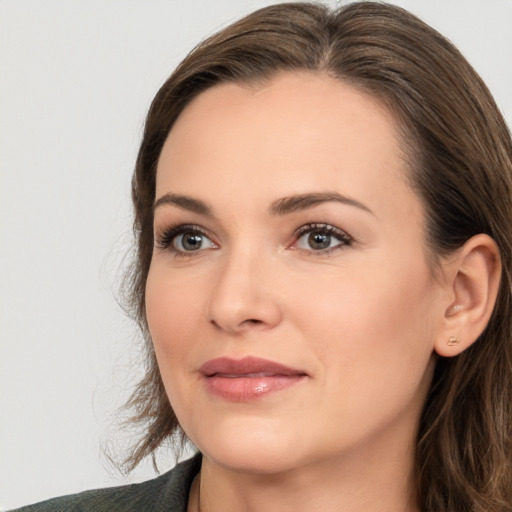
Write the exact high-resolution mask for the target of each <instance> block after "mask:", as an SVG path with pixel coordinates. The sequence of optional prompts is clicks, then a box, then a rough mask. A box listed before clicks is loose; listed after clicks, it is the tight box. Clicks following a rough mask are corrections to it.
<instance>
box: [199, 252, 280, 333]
mask: <svg viewBox="0 0 512 512" xmlns="http://www.w3.org/2000/svg"><path fill="white" fill-rule="evenodd" d="M217 270H220V271H219V273H218V277H217V279H216V280H215V284H214V289H213V291H212V294H211V297H210V301H209V305H208V315H209V321H210V322H211V323H212V324H213V325H214V326H215V327H216V328H217V329H220V330H222V331H225V332H227V333H231V334H239V333H244V332H247V331H257V330H266V329H270V328H272V327H275V326H276V325H278V324H279V323H280V322H281V320H282V311H281V307H280V304H279V300H278V296H279V290H278V285H277V282H276V280H275V272H276V269H275V265H274V266H273V265H272V262H266V263H263V262H262V261H261V258H259V257H257V256H256V257H254V253H253V257H251V256H250V255H249V254H247V253H245V254H239V255H238V256H236V255H234V254H232V255H231V257H229V258H227V259H226V261H225V262H224V264H223V267H222V268H221V269H217Z"/></svg>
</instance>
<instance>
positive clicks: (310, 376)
mask: <svg viewBox="0 0 512 512" xmlns="http://www.w3.org/2000/svg"><path fill="white" fill-rule="evenodd" d="M407 172H408V171H407V166H406V163H405V161H404V158H403V155H402V153H401V149H400V142H399V138H398V135H397V127H396V123H395V120H394V118H393V116H392V115H391V113H389V112H388V111H387V110H386V109H385V108H383V107H382V106H381V105H380V104H379V103H378V102H377V101H375V100H374V99H372V98H371V97H368V96H367V95H365V94H363V93H361V92H359V91H358V90H357V89H355V88H353V87H352V86H350V85H347V84H344V83H341V82H339V81H335V80H333V79H330V78H328V77H326V76H322V75H309V74H298V73H295V74H290V73H284V74H280V75H278V76H277V77H275V78H274V79H272V80H271V81H270V82H269V83H267V84H265V85H264V86H261V85H259V86H246V85H244V86H242V85H237V84H223V85H219V86H216V87H213V88H210V89H209V90H207V91H206V92H204V93H202V94H201V95H199V96H198V97H197V98H196V99H195V100H193V102H192V103H191V104H190V105H188V106H187V108H186V109H185V111H184V112H183V113H182V114H181V115H180V117H179V118H178V120H177V122H176V124H175V125H174V127H173V128H172V130H171V132H170V134H169V136H168V139H167V141H166V142H165V145H164V148H163V151H162V154H161V157H160V160H159V163H158V169H157V187H156V198H157V202H158V200H159V199H160V198H163V197H164V196H165V195H166V194H178V195H183V196H188V197H191V198H194V199H196V200H199V201H202V202H203V203H205V204H206V205H207V206H208V208H209V209H210V213H209V214H205V213H204V212H199V211H191V210H190V209H188V208H187V207H186V205H184V204H180V205H177V204H173V203H172V202H171V201H165V200H161V201H160V204H158V205H157V207H156V208H155V222H154V230H155V239H156V241H157V242H156V244H155V249H154V254H153V259H152V262H151V267H150V271H149V276H148V281H147V289H146V293H147V299H146V300H147V302H146V305H147V318H148V323H149V327H150V332H151V335H152V339H153V342H154V347H155V351H156V355H157V359H158V363H159V367H160V371H161V374H162V378H163V381H164V384H165V388H166V391H167V394H168V396H169V398H170V401H171V405H172V407H173V409H174V411H175V412H176V414H177V417H178V418H179V421H180V423H181V425H182V427H183V429H184V430H185V432H186V433H187V435H188V436H189V437H190V439H191V440H192V441H193V442H194V444H195V445H196V446H197V447H198V448H199V449H200V450H201V452H202V453H203V466H202V470H201V473H200V475H199V477H198V478H196V481H195V482H194V486H193V489H192V492H191V500H190V503H189V510H190V511H192V510H196V509H197V498H198V495H199V492H200V495H201V508H202V510H203V512H204V511H206V510H212V511H217V510H223V511H231V510H233V511H235V510H245V511H260V510H265V511H267V512H268V511H274V510H276V511H278V510H279V511H288V510H289V511H292V510H293V511H302V510H304V511H306V510H308V511H310V510H323V511H331V510H332V511H340V510H344V511H351V512H356V511H363V510H364V511H365V512H368V511H380V512H384V511H390V512H391V511H393V512H397V511H409V512H410V511H414V510H417V509H416V506H415V500H414V495H413V491H412V487H413V482H412V467H413V449H414V445H415V434H416V432H417V424H418V418H419V416H420V413H421V409H422V406H423V404H424V401H425V397H426V394H427V392H428V389H429V386H430V383H431V379H432V374H433V368H434V364H435V358H436V356H435V345H436V343H439V339H440V337H443V340H444V339H445V336H446V332H445V329H446V316H447V315H446V311H447V308H449V306H450V304H453V303H454V300H456V297H455V296H454V291H453V289H454V288H453V286H452V284H453V283H452V280H450V279H451V278H450V279H448V278H444V277H443V275H444V274H442V275H441V277H439V278H437V279H433V276H432V271H431V265H430V264H429V258H428V256H427V254H428V251H427V249H426V248H425V242H424V240H425V236H424V233H425V225H424V213H423V208H422V205H421V202H420V200H419V199H418V197H417V196H416V195H415V193H414V192H413V191H412V190H411V188H410V187H409V186H408V184H407V180H406V174H407ZM326 192H329V193H337V194H340V195H342V196H343V197H345V198H350V200H352V201H357V203H358V204H354V203H351V202H349V203H342V202H339V201H334V200H332V201H325V202H322V203H320V204H316V205H314V206H311V205H310V206H309V207H307V208H305V209H299V210H296V211H292V212H287V213H283V214H276V213H275V212H274V213H270V212H269V208H271V206H272V205H273V204H275V202H276V201H279V200H280V199H282V198H289V197H292V196H296V195H302V194H312V193H326ZM167 197H168V196H167ZM311 223H314V224H321V225H324V224H327V225H329V226H334V227H335V228H337V229H338V230H340V231H341V232H342V233H344V234H343V236H341V237H338V235H336V236H335V235H331V239H330V249H329V250H328V251H327V252H326V251H319V250H317V249H316V248H312V247H311V245H309V242H308V234H305V235H297V233H296V232H297V229H298V228H301V227H302V226H305V225H308V224H311ZM174 225H193V226H197V227H198V228H199V229H200V230H201V231H202V232H203V233H204V237H203V239H202V242H201V244H200V248H199V249H197V250H189V251H185V250H184V247H183V246H182V245H181V243H182V241H183V237H182V236H180V235H177V236H175V238H174V239H173V240H172V241H170V242H169V240H168V239H167V240H166V239H165V233H166V230H168V229H169V226H174ZM185 231H186V229H185ZM167 238H169V237H167ZM168 242H169V243H168ZM166 244H167V245H166ZM477 259H478V258H477ZM447 275H448V274H447ZM449 275H450V276H452V277H453V273H452V274H449ZM458 309H460V308H458ZM462 314H463V312H460V311H458V312H457V315H462ZM457 315H454V316H457ZM451 321H452V322H453V320H451ZM452 334H455V335H457V334H458V333H457V332H454V333H452ZM447 350H451V348H450V349H447ZM248 355H252V356H257V357H263V358H266V359H271V360H273V361H277V362H279V363H281V364H285V365H287V366H291V367H294V368H300V369H301V370H303V371H304V372H305V373H306V374H307V377H306V378H305V379H303V380H302V381H301V382H300V383H298V384H297V385H295V386H292V387H291V388H289V389H286V390H283V391H279V392H277V393H273V394H270V395H267V396H265V397H263V398H261V399H257V400H252V401H247V402H232V401H227V400H223V399H222V398H219V397H217V396H213V395H211V394H210V393H209V392H208V390H207V389H206V386H205V385H204V379H203V378H202V376H201V375H200V373H199V371H198V369H199V367H200V366H201V365H202V364H203V363H204V362H206V361H208V360H210V359H212V358H216V357H222V356H228V357H232V358H241V357H244V356H248ZM199 484H200V485H199ZM199 487H200V491H199Z"/></svg>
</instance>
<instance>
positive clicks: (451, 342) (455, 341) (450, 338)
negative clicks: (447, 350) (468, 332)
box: [448, 336, 460, 347]
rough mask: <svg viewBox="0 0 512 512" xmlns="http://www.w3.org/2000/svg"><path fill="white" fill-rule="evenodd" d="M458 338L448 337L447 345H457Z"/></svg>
mask: <svg viewBox="0 0 512 512" xmlns="http://www.w3.org/2000/svg"><path fill="white" fill-rule="evenodd" d="M459 341H460V340H459V338H457V337H456V336H450V337H449V338H448V345H449V346H450V347H451V346H452V345H456V344H457V343H459Z"/></svg>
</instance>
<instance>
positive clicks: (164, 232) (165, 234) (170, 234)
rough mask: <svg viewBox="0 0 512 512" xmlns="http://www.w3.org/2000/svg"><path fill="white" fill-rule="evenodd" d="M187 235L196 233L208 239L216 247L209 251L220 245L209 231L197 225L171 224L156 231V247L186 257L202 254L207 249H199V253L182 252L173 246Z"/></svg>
mask: <svg viewBox="0 0 512 512" xmlns="http://www.w3.org/2000/svg"><path fill="white" fill-rule="evenodd" d="M185 233H196V234H198V235H201V236H203V237H205V238H207V239H208V240H209V241H210V242H211V243H212V245H213V246H214V247H209V248H208V249H213V248H217V247H218V244H217V243H216V242H215V241H214V239H213V237H212V236H211V235H210V234H209V233H208V230H207V229H205V228H203V227H202V226H199V225H197V224H179V223H177V224H171V225H166V226H165V227H164V228H163V229H161V230H155V234H154V239H155V247H157V248H159V249H161V250H162V251H171V252H173V253H174V254H176V255H184V256H191V255H193V254H194V253H200V252H203V251H205V250H206V249H198V250H197V251H182V250H179V249H176V247H174V245H173V241H174V240H175V239H176V238H177V237H179V236H180V235H183V234H185Z"/></svg>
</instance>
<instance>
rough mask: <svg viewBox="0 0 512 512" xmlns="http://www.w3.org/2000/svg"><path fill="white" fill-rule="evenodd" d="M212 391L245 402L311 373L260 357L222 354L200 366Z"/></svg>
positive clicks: (219, 395) (297, 380)
mask: <svg viewBox="0 0 512 512" xmlns="http://www.w3.org/2000/svg"><path fill="white" fill-rule="evenodd" d="M199 371H200V373H201V374H202V375H203V377H204V380H205V384H206V389H207V390H208V392H209V393H211V394H213V395H215V396H217V397H220V398H223V399H225V400H229V401H236V402H245V401H251V400H255V399H258V398H263V397H264V396H267V395H269V394H272V393H276V392H278V391H284V390H285V389H288V388H290V387H292V386H295V385H296V384H298V383H299V382H301V381H303V380H304V379H305V378H306V377H307V376H308V375H307V373H306V372H305V371H303V370H300V369H297V368H291V367H289V366H285V365H283V364H281V363H277V362H275V361H270V360H268V359H261V358H257V357H252V356H250V357H245V358H243V359H231V358H226V357H221V358H217V359H212V360H210V361H207V362H206V363H204V364H203V365H202V366H201V368H200V369H199Z"/></svg>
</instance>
